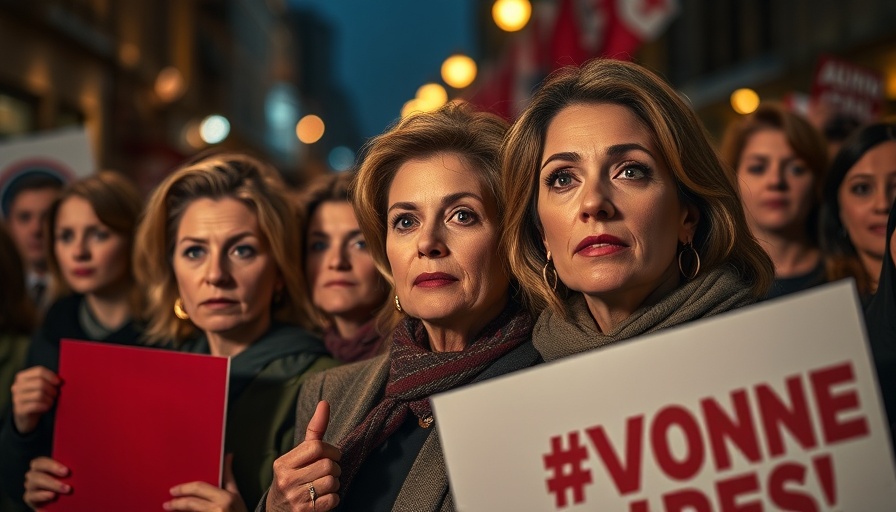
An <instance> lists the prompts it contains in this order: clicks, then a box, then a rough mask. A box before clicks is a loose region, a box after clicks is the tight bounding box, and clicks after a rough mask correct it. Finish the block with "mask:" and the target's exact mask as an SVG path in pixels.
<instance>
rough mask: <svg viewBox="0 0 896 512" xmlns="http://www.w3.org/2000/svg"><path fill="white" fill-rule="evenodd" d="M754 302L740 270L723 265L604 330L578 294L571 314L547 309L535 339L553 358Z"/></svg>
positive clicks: (569, 306) (570, 303)
mask: <svg viewBox="0 0 896 512" xmlns="http://www.w3.org/2000/svg"><path fill="white" fill-rule="evenodd" d="M753 302H755V299H754V298H753V297H752V295H750V288H749V287H748V286H747V285H746V284H744V283H743V281H741V279H740V277H739V276H738V275H737V273H736V272H735V271H734V270H732V269H731V268H730V267H720V268H716V269H714V270H712V271H709V272H707V273H705V274H703V275H702V276H700V277H697V278H696V279H694V280H693V281H689V282H687V283H685V284H683V285H681V286H679V287H678V288H676V289H675V290H674V291H673V292H672V293H670V294H669V295H667V296H666V297H665V298H663V299H662V300H661V301H660V302H658V303H656V304H653V305H651V306H647V307H644V308H641V309H639V310H637V311H635V312H634V313H632V315H631V316H630V317H628V318H627V319H625V321H623V322H621V323H620V324H619V325H617V326H616V328H615V329H613V331H612V332H610V333H607V334H604V333H602V332H600V331H599V330H598V329H597V324H596V323H595V322H594V318H592V317H591V312H590V311H589V310H588V305H587V304H586V303H585V298H584V297H583V296H582V294H581V293H575V294H574V295H572V296H571V297H570V298H569V299H567V301H566V307H567V317H566V318H564V317H563V316H561V315H557V314H554V313H553V312H551V311H550V310H545V311H544V312H543V313H542V314H541V316H540V317H539V318H538V322H537V323H536V324H535V329H534V330H533V331H532V343H533V344H534V345H535V348H536V349H538V352H539V353H541V357H543V358H544V360H545V361H553V360H555V359H560V358H562V357H567V356H571V355H573V354H578V353H580V352H585V351H587V350H591V349H595V348H599V347H603V346H605V345H609V344H611V343H615V342H617V341H621V340H625V339H628V338H633V337H635V336H639V335H641V334H647V333H651V332H654V331H658V330H660V329H665V328H667V327H672V326H675V325H679V324H683V323H685V322H689V321H691V320H696V319H698V318H705V317H708V316H712V315H717V314H719V313H723V312H725V311H729V310H731V309H736V308H739V307H741V306H746V305H748V304H752V303H753Z"/></svg>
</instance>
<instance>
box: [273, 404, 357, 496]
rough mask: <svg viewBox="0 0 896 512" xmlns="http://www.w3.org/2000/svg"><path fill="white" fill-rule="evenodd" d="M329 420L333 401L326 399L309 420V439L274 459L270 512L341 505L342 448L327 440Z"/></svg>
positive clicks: (307, 435) (306, 436) (306, 438)
mask: <svg viewBox="0 0 896 512" xmlns="http://www.w3.org/2000/svg"><path fill="white" fill-rule="evenodd" d="M329 423H330V404H329V403H327V402H326V401H323V400H322V401H320V402H319V403H318V404H317V409H315V411H314V416H312V417H311V420H310V421H309V422H308V428H307V429H306V431H305V440H304V441H302V442H301V443H299V445H298V446H296V447H295V448H293V449H292V450H290V451H289V452H287V453H286V454H285V455H283V456H282V457H280V458H279V459H277V460H275V461H274V483H273V484H271V489H270V491H268V497H267V501H266V508H267V510H268V511H269V512H275V511H281V510H282V511H295V510H313V511H315V512H321V511H324V510H332V509H334V508H336V506H337V505H339V494H338V491H339V475H340V474H341V473H342V469H341V468H340V467H339V464H338V462H339V459H340V458H341V457H342V451H341V450H340V449H339V448H337V447H336V446H333V445H332V444H330V443H327V442H324V441H323V438H324V434H325V433H326V432H327V425H329Z"/></svg>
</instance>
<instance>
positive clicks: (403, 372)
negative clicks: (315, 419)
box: [340, 301, 533, 495]
mask: <svg viewBox="0 0 896 512" xmlns="http://www.w3.org/2000/svg"><path fill="white" fill-rule="evenodd" d="M532 325H533V321H532V317H531V316H529V313H528V312H526V311H524V310H523V309H521V308H520V307H519V306H518V305H516V304H515V303H513V301H509V302H508V305H507V307H505V308H504V311H502V312H501V314H500V315H498V317H496V318H495V319H494V320H492V321H491V322H489V324H488V325H486V326H485V327H484V328H483V329H482V331H481V332H480V333H479V336H478V337H477V338H476V340H474V341H473V342H472V343H470V344H469V345H467V347H466V348H465V349H464V350H463V351H461V352H432V351H430V349H429V342H428V337H427V334H426V329H424V327H423V323H422V322H421V321H420V320H418V319H415V318H406V319H405V320H403V321H402V322H401V323H400V324H399V325H398V327H397V328H396V329H395V333H394V335H393V340H392V350H391V352H390V354H389V357H390V363H391V364H390V368H389V379H388V380H387V382H386V394H385V396H384V397H383V399H382V401H380V403H379V404H378V405H377V406H376V407H374V408H373V409H372V410H371V411H370V412H369V413H368V414H367V418H365V419H364V421H363V422H362V423H361V424H360V425H358V426H357V427H355V429H354V430H352V431H351V432H350V433H349V434H348V435H347V436H346V437H345V439H343V440H342V442H341V443H340V445H341V447H342V460H341V461H340V465H341V466H342V476H341V477H340V481H341V483H342V487H341V489H340V493H341V494H342V495H345V491H346V489H348V487H349V485H350V484H351V482H352V479H353V478H354V477H355V475H356V474H357V472H358V469H360V467H361V465H362V464H363V463H364V460H365V459H366V458H367V456H368V455H370V453H371V451H373V450H374V449H375V448H376V447H378V446H379V445H381V444H382V443H383V442H384V441H385V440H386V439H388V438H389V436H391V435H392V434H393V433H394V432H395V431H396V430H398V428H399V427H400V426H401V424H402V423H403V422H404V421H405V419H406V418H407V415H408V411H409V410H410V411H413V413H414V414H415V415H416V416H417V417H418V418H426V417H428V416H430V415H431V414H432V407H431V405H430V403H429V397H430V396H432V395H434V394H436V393H441V392H443V391H448V390H451V389H454V388H456V387H459V386H462V385H464V384H467V383H469V382H470V381H472V380H473V379H475V378H476V376H477V375H479V374H480V373H481V372H482V371H483V370H485V369H486V368H488V367H489V366H490V365H491V364H492V363H493V362H494V361H496V360H498V359H499V358H501V356H503V355H505V354H507V353H508V352H510V351H511V350H513V349H514V348H516V347H518V346H519V345H521V344H522V343H524V342H525V341H527V340H529V339H530V338H531V335H532Z"/></svg>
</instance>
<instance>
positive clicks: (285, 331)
mask: <svg viewBox="0 0 896 512" xmlns="http://www.w3.org/2000/svg"><path fill="white" fill-rule="evenodd" d="M181 349H182V350H183V351H185V352H193V353H200V354H208V353H210V350H209V346H208V340H207V339H206V338H205V337H202V338H199V339H196V340H193V341H191V342H187V343H186V344H184V345H183V346H182V347H181ZM338 364H339V363H338V362H337V361H336V360H335V359H333V358H332V357H330V356H329V355H328V354H327V351H326V349H325V348H324V345H323V343H322V342H321V341H320V340H319V339H318V338H316V337H314V336H313V335H311V334H309V333H308V332H307V331H305V330H303V329H301V328H299V327H295V326H291V325H284V324H275V325H273V326H272V327H271V329H270V330H269V331H268V333H267V334H265V335H264V336H262V338H261V339H259V340H258V341H256V342H255V343H253V344H252V345H250V346H249V347H248V348H246V349H245V350H244V351H242V352H240V353H239V354H237V355H236V356H235V357H233V358H232V359H231V361H230V384H229V386H230V388H229V390H228V401H227V434H226V438H225V441H224V445H225V452H226V453H232V454H233V474H234V478H235V479H236V483H237V487H239V490H240V495H241V496H242V498H243V501H244V502H245V503H246V504H247V506H250V507H251V506H253V505H254V504H255V503H257V502H258V500H259V499H260V498H261V495H262V493H263V492H264V491H265V490H267V488H268V487H270V485H271V481H272V480H273V477H274V473H273V464H274V460H275V459H276V458H277V457H279V456H280V455H282V454H284V453H286V452H287V451H289V449H290V448H292V447H293V434H294V429H295V412H296V411H295V406H296V399H297V397H298V396H299V389H300V388H301V386H302V383H303V382H304V381H305V380H306V379H307V378H308V377H309V376H310V375H312V374H314V373H317V372H319V371H321V370H325V369H327V368H332V367H334V366H337V365H338Z"/></svg>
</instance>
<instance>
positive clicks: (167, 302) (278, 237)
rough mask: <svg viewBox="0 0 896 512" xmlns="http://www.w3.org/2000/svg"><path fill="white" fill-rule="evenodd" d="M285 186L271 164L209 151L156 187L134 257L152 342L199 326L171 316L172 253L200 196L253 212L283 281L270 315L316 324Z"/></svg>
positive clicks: (176, 336) (174, 287)
mask: <svg viewBox="0 0 896 512" xmlns="http://www.w3.org/2000/svg"><path fill="white" fill-rule="evenodd" d="M285 189H286V187H285V185H284V183H283V180H282V179H281V178H280V176H279V174H278V173H277V171H276V170H275V169H274V168H273V167H271V166H270V165H268V164H266V163H264V162H262V161H260V160H257V159H255V158H252V157H250V156H247V155H243V154H237V153H222V154H213V155H209V156H205V157H202V158H200V159H199V160H197V161H194V162H192V163H188V164H186V165H184V166H183V167H181V168H180V169H178V170H176V171H175V172H174V173H173V174H171V175H170V176H168V178H166V179H165V180H164V181H163V182H162V183H161V184H160V185H159V186H158V188H156V190H155V192H154V193H153V194H152V196H151V197H150V199H149V202H148V204H147V206H146V215H145V217H144V218H143V220H142V221H141V223H140V227H139V229H138V231H137V240H138V244H139V246H140V249H141V250H140V251H139V252H137V253H136V254H135V258H134V267H135V270H136V275H137V281H138V282H139V283H140V286H141V287H142V288H143V289H144V291H145V292H146V294H147V303H148V304H147V313H148V325H147V329H146V337H147V338H148V340H149V341H150V342H162V343H165V342H175V343H177V342H180V341H183V340H185V339H187V338H189V337H191V336H193V335H195V334H196V333H197V331H196V328H195V326H194V325H193V324H192V323H191V322H190V321H188V320H180V319H179V318H177V317H176V316H175V315H174V310H173V306H174V301H175V300H176V299H177V298H178V296H179V293H178V290H177V282H176V280H175V276H174V269H173V266H172V257H173V254H174V240H175V237H176V234H177V229H178V226H180V221H181V219H182V218H183V215H184V212H185V211H186V209H187V208H188V207H189V206H190V204H192V203H193V201H195V200H197V199H200V198H208V199H212V200H220V199H224V198H232V199H236V200H237V201H240V202H241V203H242V204H244V205H246V207H248V208H249V210H250V211H252V212H253V213H255V215H257V216H258V225H259V228H260V229H261V232H262V234H263V235H264V237H265V239H266V240H265V241H266V243H267V244H268V245H269V247H270V248H271V254H272V255H273V257H274V261H275V262H276V264H277V268H278V270H279V273H280V276H281V277H282V279H283V283H284V294H283V296H282V297H281V298H280V300H278V301H276V303H275V304H272V308H274V311H273V317H274V318H275V319H277V320H278V321H281V322H284V323H290V324H297V325H300V326H302V327H305V328H310V327H312V326H313V325H314V323H313V321H312V320H311V318H312V309H311V304H310V301H309V300H308V296H307V293H306V291H305V290H306V286H305V278H304V274H303V273H302V271H301V270H300V269H299V267H298V265H297V263H298V261H299V255H300V253H301V246H302V245H301V237H300V234H299V226H298V222H297V219H296V215H297V213H296V209H295V208H294V207H293V205H292V204H291V203H290V201H289V200H288V199H287V197H286V195H285Z"/></svg>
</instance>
